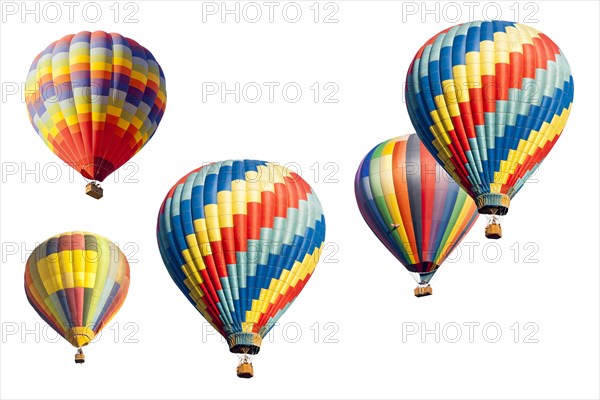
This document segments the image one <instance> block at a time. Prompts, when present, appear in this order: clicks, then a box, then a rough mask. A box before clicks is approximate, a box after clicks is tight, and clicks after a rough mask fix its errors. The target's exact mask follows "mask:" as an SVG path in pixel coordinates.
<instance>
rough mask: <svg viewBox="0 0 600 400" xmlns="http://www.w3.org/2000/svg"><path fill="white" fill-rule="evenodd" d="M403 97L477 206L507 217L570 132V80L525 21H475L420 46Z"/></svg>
mask: <svg viewBox="0 0 600 400" xmlns="http://www.w3.org/2000/svg"><path fill="white" fill-rule="evenodd" d="M406 95H407V108H408V112H409V115H410V118H411V120H412V123H413V125H414V126H415V129H416V130H417V134H418V135H419V137H420V138H421V140H422V141H423V143H424V144H425V145H426V146H427V148H428V149H429V151H431V153H432V154H433V155H434V156H435V157H436V159H437V160H438V161H439V162H440V163H441V164H442V166H443V167H444V168H445V169H446V170H447V171H448V172H449V173H450V174H451V175H452V176H453V177H454V179H455V180H456V181H457V182H458V183H459V184H460V185H461V186H462V187H463V188H464V189H465V190H466V191H467V192H468V193H469V194H470V195H471V196H472V197H473V198H474V199H476V201H477V204H478V206H479V208H480V210H481V209H482V208H485V207H486V206H489V207H496V209H497V208H498V207H500V208H501V209H502V210H503V211H502V212H506V211H507V209H508V203H509V199H510V198H512V197H513V196H514V195H515V194H516V193H517V192H518V191H519V189H521V187H522V186H523V184H524V183H525V181H526V180H527V178H528V177H530V176H531V174H532V173H533V172H534V171H535V170H536V169H537V167H538V166H539V165H540V163H541V162H542V160H543V159H544V157H545V156H546V155H547V154H548V152H549V151H550V149H552V147H553V146H554V144H555V143H556V140H557V139H558V137H559V136H560V134H561V132H562V130H563V128H564V126H565V123H566V121H567V118H568V117H569V113H570V111H571V104H572V102H573V77H572V75H571V71H570V68H569V64H568V62H567V60H566V59H565V57H564V55H563V53H562V52H561V51H560V49H559V48H558V47H557V46H556V44H554V42H552V40H550V39H549V38H548V37H547V36H546V35H544V34H543V33H540V32H538V31H537V30H535V29H533V28H531V27H528V26H526V25H523V24H519V23H513V22H504V21H490V22H481V21H476V22H468V23H465V24H462V25H458V26H455V27H452V28H450V29H447V30H445V31H443V32H441V33H439V34H438V35H436V36H434V37H433V38H431V39H430V40H429V41H428V42H427V43H425V45H424V46H423V47H421V49H420V50H419V51H418V53H417V55H416V56H415V58H414V60H413V62H412V64H411V66H410V68H409V71H408V76H407V88H406Z"/></svg>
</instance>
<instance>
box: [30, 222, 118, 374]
mask: <svg viewBox="0 0 600 400" xmlns="http://www.w3.org/2000/svg"><path fill="white" fill-rule="evenodd" d="M128 289H129V264H128V262H127V259H126V258H125V256H124V255H123V253H122V252H121V250H119V248H118V247H117V246H116V245H115V244H114V243H112V242H111V241H110V240H108V239H106V238H104V237H102V236H100V235H96V234H93V233H88V232H66V233H63V234H60V235H56V236H53V237H51V238H50V239H48V240H46V241H45V242H43V243H42V244H40V245H39V246H37V247H36V248H35V250H33V252H32V253H31V255H30V256H29V259H28V260H27V264H26V267H25V293H26V294H27V299H28V300H29V303H30V304H31V306H32V307H33V308H34V309H35V311H37V313H38V314H39V315H40V317H42V319H43V320H44V321H45V322H46V323H47V324H48V325H50V326H51V327H52V329H54V330H55V331H56V332H57V333H58V334H59V335H61V336H62V337H64V338H65V339H66V340H67V341H68V342H69V343H71V344H72V345H73V346H74V347H76V348H77V349H78V350H77V354H76V355H75V362H76V363H78V364H80V363H83V362H84V361H85V356H84V354H83V351H82V350H81V348H82V347H83V346H86V345H88V344H89V343H90V342H91V341H92V340H94V337H95V336H96V335H97V334H98V332H99V331H100V330H102V328H104V327H105V326H106V324H108V322H109V321H110V320H111V319H112V317H114V316H115V314H116V313H117V312H118V311H119V309H120V308H121V306H122V305H123V302H124V301H125V297H126V296H127V290H128Z"/></svg>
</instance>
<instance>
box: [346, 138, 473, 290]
mask: <svg viewBox="0 0 600 400" xmlns="http://www.w3.org/2000/svg"><path fill="white" fill-rule="evenodd" d="M354 191H355V194H356V201H357V203H358V208H359V209H360V212H361V214H362V216H363V218H364V219H365V221H366V222H367V225H369V227H370V228H371V230H372V231H373V233H375V235H376V236H377V237H378V238H379V240H380V241H381V242H382V243H383V244H384V245H385V247H387V249H388V250H389V251H390V252H391V253H392V254H393V255H394V256H395V257H396V258H397V259H398V261H400V262H401V263H402V265H404V266H405V267H406V269H407V270H408V271H410V272H411V273H412V274H413V277H414V278H415V280H416V281H417V282H418V283H419V286H418V287H417V288H416V289H415V295H416V296H417V297H421V296H426V295H429V294H431V293H432V290H431V287H430V286H429V282H430V280H431V279H432V278H433V276H434V274H435V273H436V271H437V269H438V268H439V267H440V265H441V264H442V263H443V262H444V260H445V259H446V257H448V255H449V254H450V253H451V252H452V250H454V248H455V247H456V246H458V244H459V243H460V242H461V240H462V239H463V237H464V236H465V235H466V234H467V233H468V232H469V230H470V229H471V227H472V226H473V224H474V223H475V221H476V220H477V208H476V207H475V202H474V201H473V200H472V199H471V198H470V197H469V196H468V195H467V194H466V193H465V191H463V190H462V189H461V188H460V187H459V186H458V185H457V184H456V183H455V182H454V181H453V180H452V178H451V177H450V176H449V175H448V174H446V173H445V172H444V170H443V169H442V168H441V167H440V166H439V165H438V164H437V163H436V161H435V159H434V158H433V157H432V156H431V154H430V153H429V152H428V151H427V149H426V148H425V146H423V144H422V143H421V141H420V140H419V138H418V137H417V135H405V136H400V137H397V138H394V139H390V140H387V141H385V142H382V143H380V144H379V145H377V146H376V147H375V148H373V150H371V151H370V152H369V153H368V154H367V155H366V156H365V158H364V159H363V161H362V162H361V164H360V166H359V168H358V172H357V173H356V179H355V183H354Z"/></svg>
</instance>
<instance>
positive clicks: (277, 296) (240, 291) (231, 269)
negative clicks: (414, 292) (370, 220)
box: [157, 160, 325, 378]
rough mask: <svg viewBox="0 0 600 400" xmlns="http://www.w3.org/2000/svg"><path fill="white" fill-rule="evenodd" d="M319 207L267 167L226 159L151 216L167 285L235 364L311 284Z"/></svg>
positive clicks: (278, 170)
mask: <svg viewBox="0 0 600 400" xmlns="http://www.w3.org/2000/svg"><path fill="white" fill-rule="evenodd" d="M324 237H325V218H324V216H323V211H322V209H321V204H320V203H319V199H318V198H317V196H316V195H315V193H314V191H313V190H312V189H311V188H310V186H309V185H308V184H307V183H306V182H305V181H304V180H303V179H302V178H301V177H300V176H299V175H297V174H296V173H294V172H291V171H289V170H288V169H286V168H284V167H282V166H280V165H278V164H274V163H268V162H264V161H255V160H228V161H221V162H216V163H214V164H209V165H205V166H203V167H201V168H199V169H196V170H194V171H192V172H190V173H189V174H187V175H185V176H184V177H183V178H181V179H180V180H179V181H178V182H177V183H176V184H175V186H173V188H171V190H170V191H169V193H168V194H167V196H166V198H165V200H164V202H163V204H162V206H161V208H160V212H159V215H158V224H157V239H158V247H159V249H160V253H161V256H162V259H163V261H164V263H165V265H166V267H167V270H168V272H169V274H170V275H171V278H173V281H175V283H176V284H177V286H178V287H179V289H180V290H181V291H182V292H183V293H184V294H185V296H186V297H187V299H188V300H189V301H190V302H191V303H192V304H193V305H194V306H195V307H196V309H197V310H198V311H199V312H200V313H201V314H202V316H203V317H204V318H205V319H206V320H207V321H208V322H209V323H210V324H211V325H212V326H213V327H214V328H215V329H216V330H217V331H218V332H219V333H220V334H221V335H222V336H223V337H225V339H226V340H227V343H228V345H229V349H230V351H231V352H232V353H237V354H238V355H239V356H240V363H239V365H238V369H237V375H238V376H239V377H241V378H250V377H252V376H253V367H252V363H251V356H252V355H254V354H257V353H258V352H259V350H260V346H261V343H262V339H263V338H264V337H265V335H266V334H267V333H268V332H269V330H270V329H271V328H272V327H273V326H274V324H275V322H277V320H278V319H279V318H280V317H281V316H282V315H283V313H284V312H285V311H286V310H287V309H288V307H289V306H290V305H291V303H292V302H293V301H294V299H295V298H296V296H298V294H299V293H300V291H301V290H302V289H303V288H304V285H306V283H307V282H308V279H309V278H310V277H311V275H312V273H313V271H314V269H315V267H316V265H317V262H318V261H319V256H320V254H321V249H322V246H323V240H324Z"/></svg>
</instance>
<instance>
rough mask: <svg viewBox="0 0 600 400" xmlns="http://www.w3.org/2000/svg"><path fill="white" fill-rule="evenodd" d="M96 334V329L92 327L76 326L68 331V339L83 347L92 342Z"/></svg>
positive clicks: (75, 345) (74, 344) (73, 343)
mask: <svg viewBox="0 0 600 400" xmlns="http://www.w3.org/2000/svg"><path fill="white" fill-rule="evenodd" d="M95 336H96V335H95V334H94V331H92V330H91V329H89V328H86V327H85V326H76V327H74V328H71V329H69V330H68V331H67V334H66V339H67V340H68V341H69V343H71V344H72V345H73V346H74V347H77V348H81V347H83V346H87V345H88V344H90V342H91V341H92V340H94V337H95Z"/></svg>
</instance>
